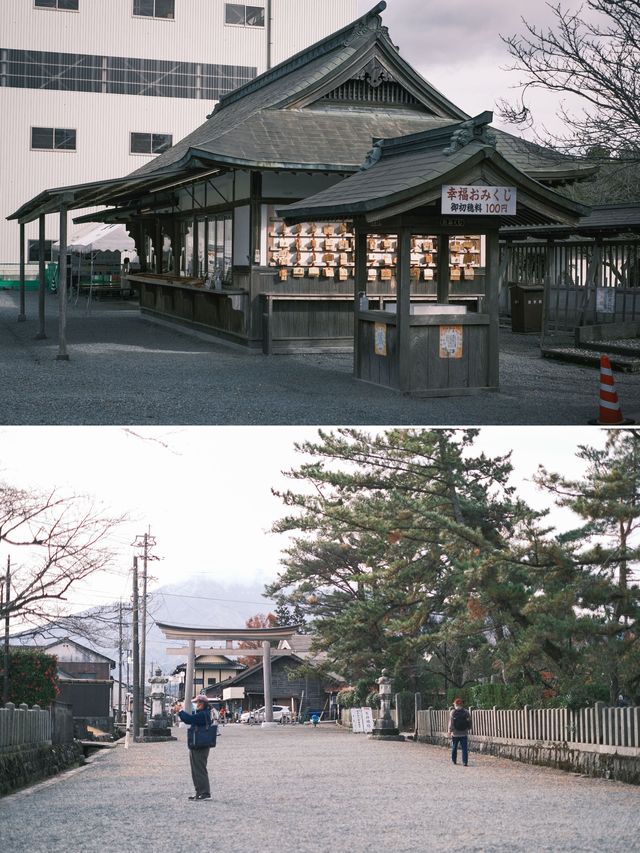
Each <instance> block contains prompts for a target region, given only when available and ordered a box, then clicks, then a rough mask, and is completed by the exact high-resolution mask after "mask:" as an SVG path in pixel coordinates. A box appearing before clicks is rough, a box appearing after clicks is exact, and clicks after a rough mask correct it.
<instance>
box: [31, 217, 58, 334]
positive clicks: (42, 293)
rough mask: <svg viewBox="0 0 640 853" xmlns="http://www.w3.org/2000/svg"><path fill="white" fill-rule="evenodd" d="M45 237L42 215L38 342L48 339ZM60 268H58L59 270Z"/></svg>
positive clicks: (39, 229) (39, 232)
mask: <svg viewBox="0 0 640 853" xmlns="http://www.w3.org/2000/svg"><path fill="white" fill-rule="evenodd" d="M44 235H45V216H44V213H41V214H40V216H39V217H38V322H39V328H38V334H37V335H36V340H38V341H42V340H44V339H45V338H46V337H47V333H46V332H45V329H44V297H45V286H46V282H45V277H44ZM59 269H60V267H59V266H58V270H59Z"/></svg>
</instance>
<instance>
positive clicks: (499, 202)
mask: <svg viewBox="0 0 640 853" xmlns="http://www.w3.org/2000/svg"><path fill="white" fill-rule="evenodd" d="M517 192H518V191H517V190H516V188H515V187H485V186H482V185H479V186H473V185H470V186H467V185H463V184H447V185H445V184H443V186H442V213H463V214H465V216H469V215H471V216H515V214H516V199H517Z"/></svg>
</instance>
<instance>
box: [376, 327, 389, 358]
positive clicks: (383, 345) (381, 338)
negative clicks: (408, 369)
mask: <svg viewBox="0 0 640 853" xmlns="http://www.w3.org/2000/svg"><path fill="white" fill-rule="evenodd" d="M373 351H374V353H375V354H376V355H386V354H387V324H386V323H374V324H373Z"/></svg>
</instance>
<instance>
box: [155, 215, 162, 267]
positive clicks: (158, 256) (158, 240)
mask: <svg viewBox="0 0 640 853" xmlns="http://www.w3.org/2000/svg"><path fill="white" fill-rule="evenodd" d="M153 243H154V245H155V249H156V252H155V258H154V260H155V268H156V269H155V271H156V272H157V273H158V275H162V250H163V248H164V237H163V236H162V224H161V222H160V220H159V219H156V221H155V230H154V233H153Z"/></svg>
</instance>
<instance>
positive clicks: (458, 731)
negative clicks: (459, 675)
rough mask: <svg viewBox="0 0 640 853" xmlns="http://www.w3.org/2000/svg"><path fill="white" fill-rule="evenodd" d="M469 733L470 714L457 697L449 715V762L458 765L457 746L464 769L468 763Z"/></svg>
mask: <svg viewBox="0 0 640 853" xmlns="http://www.w3.org/2000/svg"><path fill="white" fill-rule="evenodd" d="M470 731H471V714H470V713H469V712H468V711H467V709H466V708H465V707H464V706H463V704H462V699H460V697H459V696H457V697H456V698H455V699H454V700H453V708H452V709H451V713H450V714H449V734H450V735H451V760H452V761H453V763H454V764H457V763H458V746H460V749H461V752H462V763H463V764H464V766H465V767H466V766H467V764H468V762H469V743H468V736H469V732H470Z"/></svg>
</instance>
